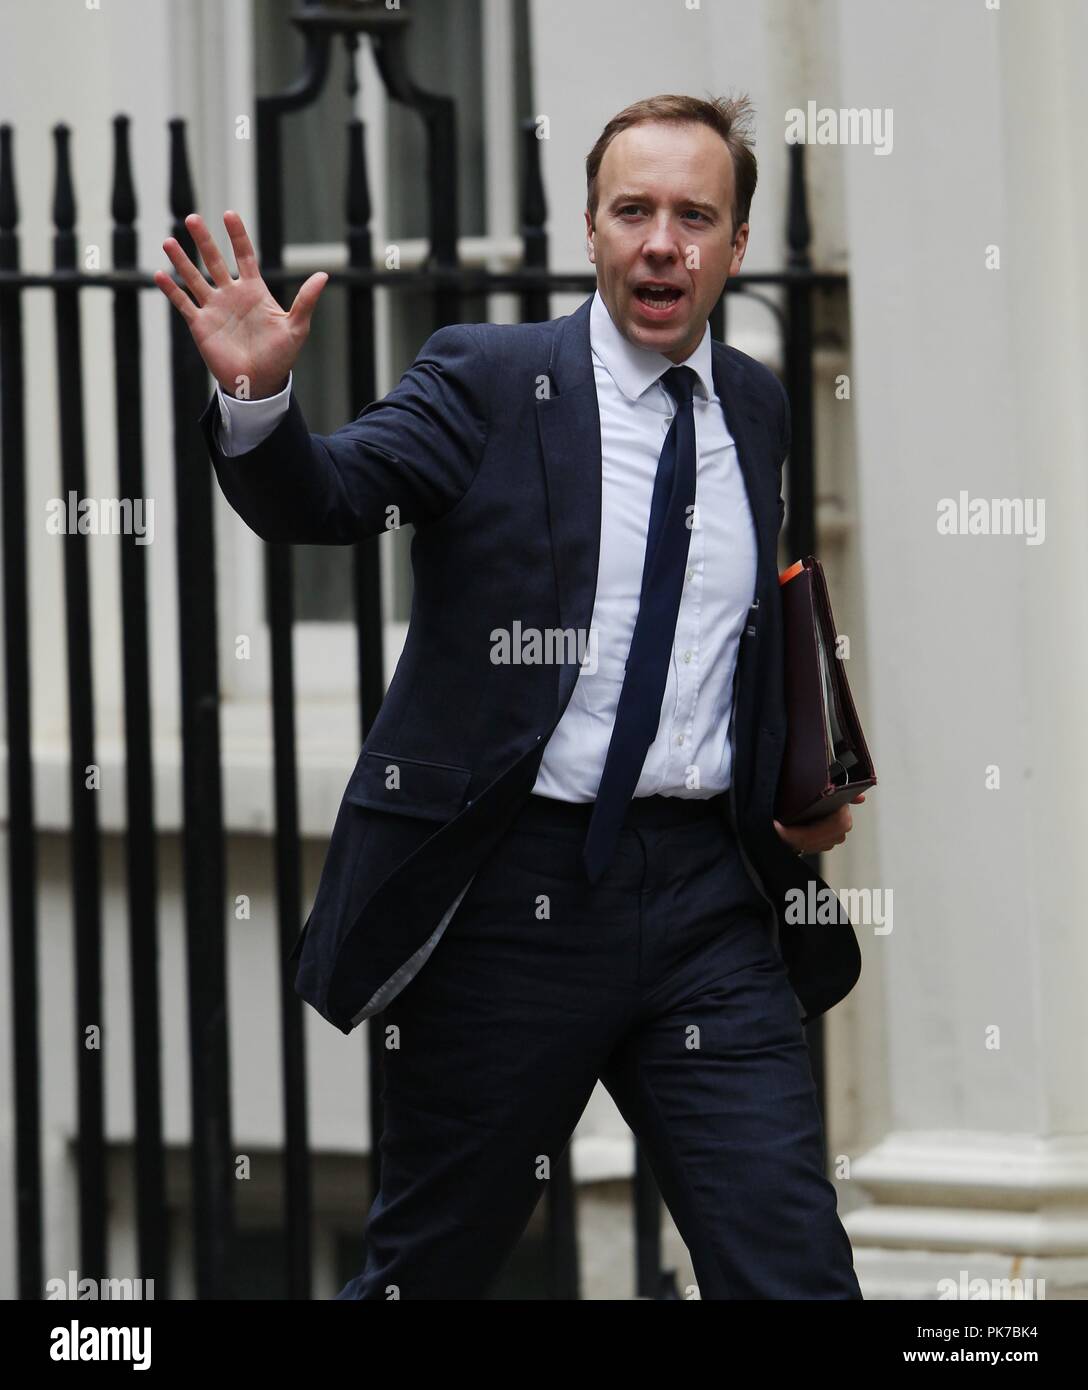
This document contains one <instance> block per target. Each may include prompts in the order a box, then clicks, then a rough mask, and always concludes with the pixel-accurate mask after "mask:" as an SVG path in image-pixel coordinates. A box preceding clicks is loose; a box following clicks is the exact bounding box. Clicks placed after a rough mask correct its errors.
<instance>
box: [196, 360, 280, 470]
mask: <svg viewBox="0 0 1088 1390" xmlns="http://www.w3.org/2000/svg"><path fill="white" fill-rule="evenodd" d="M293 377H294V372H288V374H287V385H286V386H285V387H284V388H283V390H282V391H279V392H277V394H276V395H274V396H265V397H263V398H262V399H261V400H259V401H246V400H239V399H238V397H237V396H228V395H227V393H226V392H225V391H224V390H223V388H222V386H220V385H219V383H218V382H216V384H215V389H216V393H217V395H218V397H219V448H220V451H221V452H222V453H223V454H224V455H225V456H226V457H227V458H236V457H237V456H238V455H239V454H247V453H249V451H250V450H251V449H255V448H256V447H257V445H258V444H260V443H261V442H262V440H265V439H267V438H268V436H269V435H270V434H271V433H272V431H273V430H274V429H275V428H276V426H277V425H278V424H279V422H280V420H281V419H282V418H283V417H284V415H286V414H287V410H288V407H289V406H290V404H291V382H292V379H293Z"/></svg>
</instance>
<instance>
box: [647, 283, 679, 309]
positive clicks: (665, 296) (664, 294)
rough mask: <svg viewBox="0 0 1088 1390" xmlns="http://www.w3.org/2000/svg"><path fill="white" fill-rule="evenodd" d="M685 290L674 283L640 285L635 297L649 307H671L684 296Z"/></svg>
mask: <svg viewBox="0 0 1088 1390" xmlns="http://www.w3.org/2000/svg"><path fill="white" fill-rule="evenodd" d="M682 294H683V291H681V290H678V289H676V288H675V286H673V285H652V284H651V285H639V286H638V288H637V289H636V290H635V297H636V299H638V301H639V303H640V304H645V305H646V307H647V308H648V309H669V308H671V307H672V306H673V305H674V304H675V303H676V302H677V300H679V299H680V298H681V297H682Z"/></svg>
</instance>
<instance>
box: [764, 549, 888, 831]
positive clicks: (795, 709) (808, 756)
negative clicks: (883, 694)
mask: <svg viewBox="0 0 1088 1390" xmlns="http://www.w3.org/2000/svg"><path fill="white" fill-rule="evenodd" d="M778 582H779V584H780V585H781V592H782V617H783V624H784V639H785V695H786V721H787V722H786V747H785V752H784V753H783V757H782V770H781V773H780V775H779V779H778V791H777V795H776V798H775V818H776V819H777V820H779V821H781V822H782V824H783V825H800V824H802V823H803V822H805V821H810V820H816V819H817V818H818V817H820V816H828V815H830V814H831V813H832V811H834V810H836V809H837V808H838V807H839V806H841V805H842V804H843V803H844V802H847V801H851V800H853V798H854V797H855V796H857V794H858V793H859V792H863V791H865V790H866V788H867V787H875V786H876V772H875V770H874V768H873V760H872V758H870V756H869V750H868V748H867V747H866V745H865V735H864V734H863V733H862V729H861V721H860V720H859V719H858V712H857V709H856V708H855V706H854V699H853V696H852V695H851V694H850V685H849V682H848V681H847V679H846V668H845V667H844V665H843V663H842V660H841V659H840V658H839V656H838V655H837V652H836V628H835V619H834V618H833V617H832V614H831V600H830V598H829V597H828V592H827V580H826V579H825V578H824V572H823V567H822V566H821V564H820V562H819V560H817V559H816V558H815V557H814V556H812V555H806V556H805V557H804V559H802V560H798V561H797V563H796V564H793V565H790V567H789V568H788V569H785V570H783V571H782V573H781V574H780V575H779V576H778Z"/></svg>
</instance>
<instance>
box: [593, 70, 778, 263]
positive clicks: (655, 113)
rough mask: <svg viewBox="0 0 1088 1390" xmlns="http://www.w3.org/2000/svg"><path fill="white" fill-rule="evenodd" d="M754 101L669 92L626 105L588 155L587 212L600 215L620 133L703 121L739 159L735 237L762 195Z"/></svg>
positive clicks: (735, 166)
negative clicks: (608, 153)
mask: <svg viewBox="0 0 1088 1390" xmlns="http://www.w3.org/2000/svg"><path fill="white" fill-rule="evenodd" d="M753 116H754V111H753V108H752V103H751V102H750V101H749V99H748V97H747V96H745V95H743V94H742V95H741V96H737V97H730V98H728V99H726V98H724V97H715V98H713V99H712V100H710V101H703V100H702V99H701V98H699V97H689V96H678V95H675V94H667V95H663V96H656V97H647V98H646V99H645V100H644V101H636V102H634V103H633V104H632V105H630V106H625V107H624V109H623V110H622V111H620V112H619V113H618V114H617V115H615V116H613V117H612V119H611V120H610V121H609V122H608V124H607V125H606V126H605V128H604V130H602V131H601V133H600V135H599V136H598V137H597V143H596V144H595V145H594V146H593V148H592V149H591V150H590V152H589V154H587V155H586V209H587V211H588V212H589V220H590V221H591V222H593V221H595V220H596V217H597V174H598V172H599V170H600V167H601V160H602V159H603V158H604V152H605V150H606V149H608V147H609V145H610V144H611V143H612V141H613V140H614V139H615V138H616V136H617V135H618V134H619V133H620V131H621V130H627V129H628V128H629V127H630V126H633V125H638V124H639V123H640V122H642V121H678V122H688V123H691V122H697V123H699V124H701V125H706V126H709V127H710V129H711V130H713V131H715V132H716V133H717V134H718V135H720V136H721V137H722V139H723V140H724V141H725V143H726V145H727V146H728V147H729V153H730V154H731V155H732V156H733V207H732V214H733V234H734V236H735V235H736V232H737V228H738V227H739V226H740V225H741V223H742V222H747V221H748V212H749V209H750V208H751V206H752V195H753V194H754V193H755V191H756V172H757V171H756V156H755V150H754V149H753V145H752V131H751V123H752V119H753Z"/></svg>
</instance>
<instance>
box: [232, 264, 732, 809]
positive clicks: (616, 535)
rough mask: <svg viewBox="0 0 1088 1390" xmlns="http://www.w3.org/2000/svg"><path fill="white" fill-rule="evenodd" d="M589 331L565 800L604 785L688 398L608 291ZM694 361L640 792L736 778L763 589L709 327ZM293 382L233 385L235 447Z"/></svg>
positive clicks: (562, 731) (708, 790)
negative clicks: (587, 429)
mask: <svg viewBox="0 0 1088 1390" xmlns="http://www.w3.org/2000/svg"><path fill="white" fill-rule="evenodd" d="M589 337H590V349H591V352H592V356H593V375H594V380H595V382H596V387H597V405H598V409H599V413H600V419H601V547H600V560H599V565H598V571H597V593H596V598H595V600H594V604H593V617H592V620H591V622H592V627H593V629H594V631H595V642H596V657H597V659H596V669H593V663H592V661H590V662H587V663H586V664H585V665H584V666H583V668H582V670H581V671H579V673H578V679H577V682H576V683H575V687H574V692H573V694H572V695H571V698H570V701H569V702H568V704H567V707H566V709H565V710H564V712H563V716H562V718H561V719H560V720H559V723H558V724H557V725H556V727H555V729H554V731H553V732H552V735H551V737H550V738H549V740H548V743H547V745H546V747H545V749H544V755H543V758H542V760H541V764H540V769H539V771H538V774H537V779H536V782H535V783H534V786H533V791H534V792H536V793H537V794H539V795H541V796H550V797H555V798H556V799H557V800H561V801H592V800H593V799H594V797H595V796H596V795H597V788H598V786H599V784H600V780H601V773H602V772H603V770H604V761H605V755H606V754H607V752H608V744H609V740H610V739H611V737H612V729H613V726H614V724H615V718H616V708H617V705H618V703H619V697H620V690H621V688H622V685H623V675H624V668H625V665H626V662H627V654H628V651H629V650H630V646H631V638H632V636H633V635H634V630H635V619H636V618H637V616H638V605H639V596H640V591H641V587H642V566H643V560H644V558H645V552H646V532H647V527H648V525H649V520H650V502H651V499H652V495H653V487H654V479H655V477H656V473H657V464H658V459H659V458H660V455H661V448H662V445H663V444H664V442H665V435H666V434H667V433H668V430H669V425H670V424H671V422H672V417H673V414H674V412H675V408H676V407H675V403H674V401H673V399H672V397H671V396H670V395H669V394H668V392H667V391H666V390H665V388H664V386H662V385H661V383H660V381H659V377H660V376H661V375H662V374H663V373H664V372H666V371H667V370H668V369H669V368H670V367H671V366H673V365H675V364H674V363H673V362H671V361H670V360H669V358H667V357H665V356H664V355H663V354H662V353H659V352H653V351H651V350H648V349H646V348H640V347H636V346H635V345H634V344H632V343H629V342H628V341H627V339H626V338H625V337H624V336H623V334H622V333H620V331H619V330H618V329H617V328H616V326H615V324H614V323H613V322H612V319H611V316H610V315H609V312H608V309H607V307H606V305H605V303H604V300H603V299H602V298H601V296H600V292H599V291H598V292H597V293H595V294H594V296H593V303H592V305H591V307H590V321H589ZM683 365H684V366H686V367H690V368H691V369H692V370H693V371H694V372H695V374H696V377H697V378H698V380H697V382H696V384H695V387H694V415H695V438H696V449H697V455H698V457H697V465H696V494H695V518H694V525H693V526H692V529H691V540H690V545H689V549H688V563H687V570H686V572H685V579H684V588H683V592H682V594H681V598H680V611H679V614H678V616H677V621H676V635H675V638H674V640H673V646H672V659H671V661H670V663H669V671H668V676H667V678H666V683H665V693H664V697H663V699H662V702H661V721H660V723H659V725H658V730H657V737H656V738H655V740H654V742H653V743H652V744H651V746H650V749H649V752H648V753H647V755H646V761H645V763H644V764H643V767H642V772H641V775H640V776H639V780H638V784H637V785H636V787H635V793H634V794H635V796H651V795H654V794H655V793H656V794H660V795H664V796H684V797H710V796H714V795H716V794H717V793H718V792H722V791H725V790H726V789H727V788H728V787H729V784H730V778H731V775H732V767H731V751H730V747H729V719H730V713H731V709H732V699H733V676H734V672H735V670H736V662H737V654H738V651H739V646H740V634H741V632H742V631H743V630H744V624H745V621H746V618H747V613H748V607H749V605H750V604H751V603H752V600H753V598H754V596H755V582H756V538H755V530H754V527H753V524H752V516H751V511H750V509H749V505H748V494H747V491H746V489H745V486H744V478H743V475H742V474H741V471H740V466H739V464H738V462H737V450H736V445H735V444H734V442H733V439H732V437H731V435H730V433H729V430H728V429H727V428H726V423H725V417H724V415H723V413H722V407H721V402H720V401H719V399H718V397H717V395H716V394H715V391H714V379H713V373H712V370H711V353H710V327H709V325H708V326H707V328H706V329H705V331H704V333H703V336H702V338H701V340H700V342H699V346H698V347H697V348H696V349H695V351H694V352H693V353H692V354H691V355H690V357H688V358H686V359H685V361H684V363H683ZM290 392H291V378H290V377H288V380H287V385H286V386H285V387H284V388H283V390H282V391H281V392H280V393H279V394H278V395H275V396H270V397H267V398H266V399H264V400H259V401H240V400H237V399H235V398H234V397H232V396H227V395H225V394H224V392H223V391H222V390H221V389H220V390H219V393H218V394H219V410H220V418H221V423H222V428H221V430H220V433H219V441H220V448H221V449H222V451H223V453H224V454H227V455H231V456H232V455H236V454H241V453H245V452H246V451H247V450H249V449H252V448H254V447H255V446H256V445H257V444H259V443H260V442H261V440H262V439H264V438H265V437H266V436H267V435H269V434H271V432H272V430H273V429H274V428H275V426H276V424H277V422H278V421H279V419H280V417H281V416H282V415H283V414H284V413H285V412H286V410H287V406H288V401H289V398H290ZM592 651H593V648H592V647H591V648H590V652H591V653H592Z"/></svg>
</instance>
